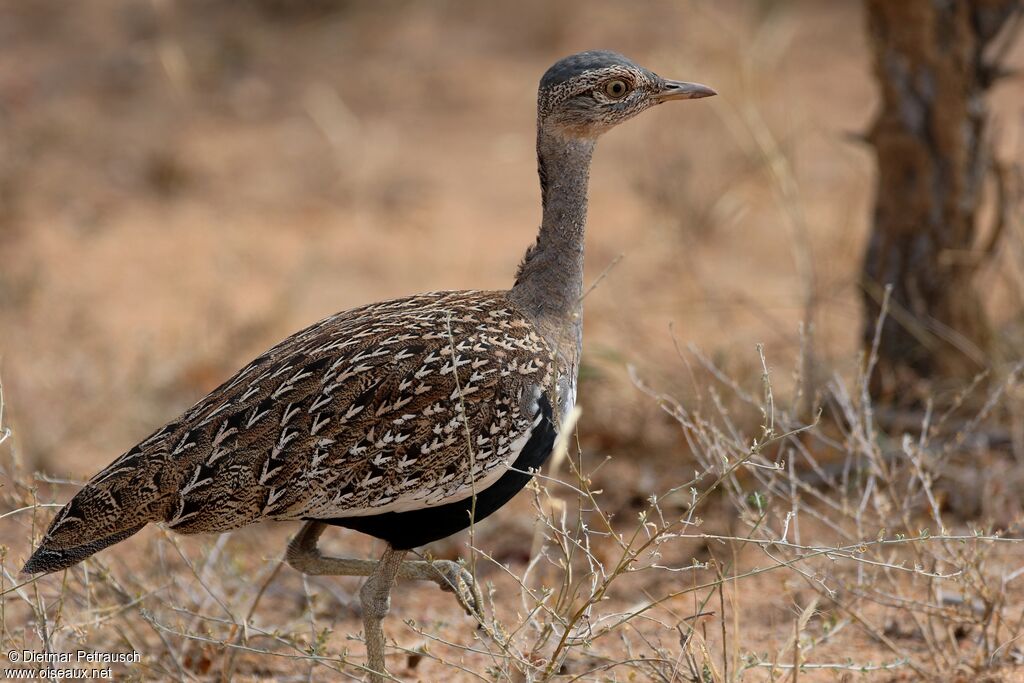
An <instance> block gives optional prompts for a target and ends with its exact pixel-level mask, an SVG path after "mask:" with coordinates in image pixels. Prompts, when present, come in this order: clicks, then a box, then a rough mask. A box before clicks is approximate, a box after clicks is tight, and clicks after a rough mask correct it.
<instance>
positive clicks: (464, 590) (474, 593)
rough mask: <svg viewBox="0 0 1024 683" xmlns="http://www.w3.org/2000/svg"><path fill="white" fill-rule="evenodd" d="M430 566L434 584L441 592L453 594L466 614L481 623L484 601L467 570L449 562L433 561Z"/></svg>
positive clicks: (456, 563)
mask: <svg viewBox="0 0 1024 683" xmlns="http://www.w3.org/2000/svg"><path fill="white" fill-rule="evenodd" d="M430 566H431V567H432V568H433V570H434V571H435V572H437V579H436V583H437V585H438V586H440V587H441V590H443V591H447V592H449V593H454V594H455V598H456V599H457V600H458V601H459V604H460V605H461V606H462V609H464V610H466V614H468V615H469V616H471V617H474V618H476V619H477V620H479V621H481V622H482V620H483V617H484V599H483V596H482V595H481V594H480V588H479V587H478V586H477V585H476V579H474V578H473V575H472V574H471V573H470V572H469V570H468V569H466V568H465V567H464V566H462V565H461V564H459V563H458V562H453V561H451V560H433V561H432V562H431V563H430Z"/></svg>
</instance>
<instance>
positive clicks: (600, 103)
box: [537, 50, 717, 139]
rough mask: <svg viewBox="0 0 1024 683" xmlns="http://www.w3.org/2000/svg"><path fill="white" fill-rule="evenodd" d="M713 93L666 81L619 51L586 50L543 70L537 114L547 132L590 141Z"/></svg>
mask: <svg viewBox="0 0 1024 683" xmlns="http://www.w3.org/2000/svg"><path fill="white" fill-rule="evenodd" d="M715 94H717V93H715V91H714V90H712V89H711V88H709V87H707V86H706V85H701V84H699V83H686V82H683V81H670V80H667V79H664V78H662V77H661V76H659V75H657V74H656V73H653V72H651V71H648V70H647V69H645V68H643V67H642V66H639V65H637V64H634V63H633V62H632V61H630V60H629V59H627V58H625V57H623V56H622V55H620V54H618V53H617V52H611V51H609V50H590V51H587V52H580V53H578V54H574V55H570V56H568V57H566V58H564V59H561V60H559V61H557V62H555V63H554V64H553V65H552V66H551V68H550V69H548V70H547V72H546V73H545V74H544V76H543V77H542V78H541V79H540V90H539V91H538V93H537V115H538V117H539V122H540V124H541V126H543V127H545V128H546V129H548V130H554V131H557V132H558V133H559V134H561V135H563V136H566V137H573V138H581V139H594V138H596V137H597V136H599V135H601V134H602V133H605V132H607V131H608V130H609V129H610V128H612V127H613V126H616V125H618V124H620V123H622V122H623V121H626V120H627V119H631V118H633V117H634V116H636V115H637V114H639V113H640V112H642V111H644V110H646V109H649V108H650V107H653V106H654V105H656V104H661V103H662V102H668V101H670V100H691V99H696V98H698V97H710V96H711V95H715Z"/></svg>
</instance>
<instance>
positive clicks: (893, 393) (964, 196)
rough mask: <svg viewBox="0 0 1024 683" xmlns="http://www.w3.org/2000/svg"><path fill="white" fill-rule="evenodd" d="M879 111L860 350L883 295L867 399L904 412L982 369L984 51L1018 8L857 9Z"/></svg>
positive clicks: (872, 0) (902, 2)
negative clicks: (883, 314) (979, 241)
mask: <svg viewBox="0 0 1024 683" xmlns="http://www.w3.org/2000/svg"><path fill="white" fill-rule="evenodd" d="M866 6H867V17H868V29H869V34H870V40H871V46H872V49H873V53H874V67H875V76H876V79H877V81H878V84H879V88H880V89H881V95H882V105H881V111H880V112H879V113H878V116H877V119H876V120H875V122H874V126H873V128H872V130H871V133H870V142H871V144H872V145H873V147H874V149H875V154H876V156H877V160H878V176H877V187H876V191H875V192H876V196H875V212H874V227H873V230H872V233H871V238H870V242H869V245H868V249H867V254H866V256H865V259H864V264H863V282H862V284H863V286H864V302H865V308H866V313H867V316H866V319H865V323H864V328H863V338H864V342H865V344H866V345H867V346H868V347H870V346H871V344H872V342H873V338H874V336H875V329H876V324H877V321H878V317H879V314H880V310H881V309H880V306H881V302H882V299H883V292H884V289H885V287H886V286H887V285H891V286H892V294H891V298H890V305H889V311H888V316H887V318H886V320H885V323H884V326H883V328H882V330H881V337H880V344H879V347H878V365H877V367H876V372H875V374H874V376H873V378H872V387H871V388H872V393H873V394H874V396H875V397H876V398H878V399H881V400H885V401H891V400H892V399H894V398H896V397H899V398H900V402H907V403H910V402H914V401H916V400H917V399H919V398H920V397H922V396H923V395H924V394H926V393H929V392H935V391H939V390H941V389H943V388H944V387H948V386H957V385H962V384H964V383H965V382H969V381H970V380H971V379H972V378H973V377H974V376H975V375H977V374H978V373H979V372H980V371H982V370H984V369H985V368H986V367H987V366H988V362H989V358H990V355H989V352H990V346H991V341H992V332H991V329H990V327H989V324H988V321H987V319H986V316H985V313H984V311H983V308H982V300H981V297H980V296H979V293H978V291H977V290H976V288H975V287H974V283H973V280H974V274H975V272H976V270H977V266H978V265H979V263H980V262H981V259H980V257H979V256H978V252H977V251H976V244H975V241H976V236H977V218H978V208H979V205H980V202H981V194H982V187H983V184H984V180H985V177H986V175H987V172H988V170H989V168H990V161H991V160H990V159H989V158H988V155H987V151H986V138H985V125H986V120H987V110H986V105H985V100H984V96H985V91H986V90H987V88H988V87H989V85H990V84H991V82H992V81H993V80H994V69H992V68H991V67H990V66H989V65H988V63H987V62H986V61H985V60H984V59H983V52H984V49H985V47H986V45H988V44H989V43H990V42H991V41H992V39H993V38H994V37H995V36H996V34H997V33H998V32H999V30H1000V29H1001V28H1002V27H1003V26H1004V24H1006V23H1007V22H1008V20H1009V18H1010V17H1011V15H1012V14H1013V12H1014V11H1017V10H1019V9H1020V0H866Z"/></svg>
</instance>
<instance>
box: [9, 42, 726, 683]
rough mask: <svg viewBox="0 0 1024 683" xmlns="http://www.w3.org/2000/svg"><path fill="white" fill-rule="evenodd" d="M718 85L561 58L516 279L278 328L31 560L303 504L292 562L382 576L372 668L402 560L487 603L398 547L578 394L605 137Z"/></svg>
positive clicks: (520, 452) (521, 460)
mask: <svg viewBox="0 0 1024 683" xmlns="http://www.w3.org/2000/svg"><path fill="white" fill-rule="evenodd" d="M714 94H715V92H714V91H713V90H711V89H710V88H708V87H706V86H703V85H699V84H696V83H684V82H680V81H671V80H666V79H664V78H662V77H660V76H658V75H656V74H654V73H652V72H651V71H649V70H647V69H645V68H643V67H641V66H638V65H637V64H634V63H633V62H632V61H630V60H629V59H626V58H625V57H623V56H622V55H619V54H617V53H614V52H609V51H604V50H594V51H589V52H582V53H579V54H575V55H572V56H569V57H566V58H565V59H562V60H560V61H559V62H557V63H556V64H554V65H553V66H552V67H551V68H550V69H548V71H547V72H546V73H545V74H544V76H543V78H541V81H540V89H539V92H538V96H537V162H538V172H539V174H540V186H541V202H542V207H543V209H542V220H541V225H540V231H539V234H538V235H537V241H536V243H535V244H534V245H533V246H531V247H530V248H529V249H528V250H527V252H526V255H525V256H524V257H523V260H522V262H521V264H520V266H519V269H518V272H517V273H516V278H515V283H514V284H513V286H512V288H511V289H508V290H502V291H451V292H431V293H427V294H420V295H417V296H411V297H408V298H404V299H395V300H392V301H385V302H382V303H376V304H370V305H368V306H362V307H360V308H355V309H352V310H349V311H344V312H342V313H338V314H336V315H333V316H331V317H329V318H327V319H325V320H322V321H320V322H318V323H316V324H314V325H312V326H310V327H308V328H306V329H304V330H302V331H301V332H298V333H296V334H295V335H293V336H291V337H289V338H288V339H285V340H284V341H282V342H281V343H280V344H278V345H277V346H275V347H273V348H272V349H270V350H269V351H267V352H266V353H264V354H263V355H261V356H260V357H259V358H257V359H256V360H254V361H253V362H252V363H250V364H249V365H247V366H245V367H244V368H242V370H240V371H239V372H238V373H237V374H236V375H235V376H233V377H231V378H230V379H228V380H227V381H226V382H224V384H222V385H221V386H219V387H217V388H216V389H214V390H213V391H212V392H210V394H209V395H208V396H206V398H204V399H202V400H201V401H199V402H198V403H197V404H196V405H194V406H193V407H192V408H190V409H188V410H187V411H186V412H185V413H184V414H183V415H181V416H180V417H177V418H175V419H174V420H171V421H170V422H169V423H167V424H166V425H164V426H163V427H160V428H159V429H157V430H156V431H155V432H154V433H153V434H152V435H151V436H149V437H148V438H146V439H145V440H144V441H142V442H141V443H139V444H138V445H137V446H134V447H133V448H131V449H130V450H128V451H127V452H126V453H124V454H123V455H122V456H121V457H119V458H117V460H115V461H114V462H113V463H111V464H110V465H109V466H108V467H107V468H106V469H104V470H103V471H101V472H100V473H99V474H97V475H96V476H94V477H93V478H92V479H90V480H89V482H88V483H87V484H86V485H85V486H84V487H83V488H82V490H81V491H79V492H78V494H77V495H75V497H74V498H72V499H71V502H69V503H68V504H67V505H66V506H64V508H63V509H61V510H60V512H59V513H57V516H56V517H55V518H54V520H53V522H52V523H51V524H50V526H49V528H48V529H47V531H46V534H45V536H44V537H43V539H42V542H41V543H40V545H39V547H38V549H36V551H35V553H34V554H33V555H32V557H31V558H30V559H29V560H28V562H27V563H26V564H25V567H24V570H23V571H25V572H28V573H37V572H54V571H58V570H60V569H65V568H67V567H70V566H72V565H74V564H76V563H78V562H81V561H82V560H84V559H85V558H87V557H89V556H90V555H92V554H93V553H95V552H97V551H99V550H102V549H103V548H106V547H107V546H110V545H112V544H114V543H117V542H118V541H122V540H124V539H125V538H128V537H129V536H131V535H132V534H134V533H135V532H137V531H139V530H140V529H142V527H144V526H146V525H147V524H149V523H150V522H158V523H163V524H165V525H166V526H167V528H169V529H172V530H173V531H176V532H179V533H183V534H195V533H207V532H214V533H219V532H224V531H229V530H231V529H238V528H239V527H243V526H246V525H247V524H252V523H254V522H259V521H263V520H303V521H305V525H304V526H303V528H302V530H301V531H300V532H299V534H298V535H297V536H296V537H295V538H294V539H293V540H292V542H291V544H290V545H289V547H288V550H287V554H286V559H287V561H288V563H289V564H291V565H292V566H293V567H295V568H296V569H298V570H299V571H301V572H305V573H308V574H335V575H349V576H366V577H369V578H368V579H367V581H366V583H365V584H364V585H363V588H362V589H361V591H360V597H361V600H362V606H363V619H364V629H365V637H366V643H367V652H368V656H369V659H370V661H369V667H370V670H371V671H372V672H374V673H373V676H372V677H373V678H375V679H376V678H378V677H379V675H380V674H381V673H382V672H383V671H384V658H383V657H384V654H383V653H384V637H383V633H382V631H381V628H380V622H381V619H382V618H383V617H384V616H385V614H386V613H387V611H388V607H389V595H390V591H391V587H392V585H393V583H394V581H395V580H396V579H398V578H405V579H422V580H431V581H435V582H436V583H438V584H439V585H440V586H441V587H442V588H445V589H447V590H450V591H453V592H454V593H455V594H456V595H457V597H458V599H459V601H460V603H461V604H462V606H463V607H464V608H465V609H466V610H467V611H469V612H470V613H474V614H479V610H480V609H481V607H482V604H481V599H480V594H479V592H478V590H477V589H476V586H475V584H474V582H473V578H472V576H471V575H470V574H469V572H468V571H466V569H465V568H464V567H463V566H462V565H460V564H458V563H455V562H450V561H440V560H435V561H428V560H419V561H407V560H405V555H406V553H407V551H409V550H410V549H412V548H416V547H418V546H422V545H424V544H426V543H430V542H431V541H435V540H438V539H440V538H444V537H445V536H449V535H451V534H453V533H455V532H457V531H460V530H462V529H465V528H467V527H468V526H470V524H471V521H472V520H475V521H479V520H481V519H483V518H484V517H487V516H488V515H490V514H491V513H492V512H494V511H495V510H497V509H498V508H499V507H501V506H502V505H504V504H505V503H506V502H508V500H509V499H510V498H512V496H514V495H515V494H516V492H518V491H519V490H520V489H521V488H523V486H525V485H526V483H527V482H528V481H529V480H530V478H531V477H532V476H533V473H534V472H536V471H537V469H538V468H540V467H541V466H542V465H543V464H544V462H545V460H546V459H547V458H548V455H549V454H550V453H551V450H552V448H553V445H554V442H555V438H556V436H557V434H558V431H559V428H560V425H561V423H562V422H563V421H564V420H565V418H566V416H567V415H568V414H569V412H570V411H571V409H572V407H573V405H574V403H575V400H576V379H577V370H578V367H579V360H580V352H581V347H582V341H583V335H582V332H583V328H582V323H583V318H582V296H583V242H584V226H585V223H586V215H587V183H588V178H589V174H590V160H591V155H592V154H593V151H594V145H595V143H596V141H597V138H598V137H599V136H600V135H601V134H602V133H605V132H606V131H608V130H609V129H611V128H612V127H613V126H615V125H617V124H619V123H622V122H623V121H626V120H627V119H630V118H632V117H633V116H635V115H637V114H639V113H640V112H642V111H644V110H646V109H648V108H650V107H652V106H654V105H656V104H660V103H662V102H667V101H670V100H686V99H694V98H699V97H707V96H710V95H714ZM326 525H334V526H341V527H347V528H350V529H355V530H357V531H361V532H363V533H365V534H369V535H371V536H374V537H376V538H379V539H381V540H383V541H384V542H385V544H386V549H385V551H384V554H383V556H382V557H381V559H380V561H370V560H360V559H343V558H334V557H325V556H323V555H321V554H320V551H319V550H318V548H317V540H318V538H319V536H320V534H321V533H322V532H323V530H324V529H325V527H326Z"/></svg>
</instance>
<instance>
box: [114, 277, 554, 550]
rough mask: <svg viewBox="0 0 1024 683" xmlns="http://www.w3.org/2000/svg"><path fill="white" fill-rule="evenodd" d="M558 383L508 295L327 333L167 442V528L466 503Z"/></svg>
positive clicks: (416, 306) (426, 298) (464, 296)
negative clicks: (172, 468)
mask: <svg viewBox="0 0 1024 683" xmlns="http://www.w3.org/2000/svg"><path fill="white" fill-rule="evenodd" d="M552 373H553V371H552V361H551V356H550V352H549V350H548V347H547V345H546V343H545V342H544V341H543V339H542V338H541V337H540V336H539V335H538V334H537V333H536V331H535V330H534V329H533V326H532V325H531V324H530V323H529V322H528V321H527V320H526V319H525V318H524V317H523V316H522V315H521V314H519V313H518V311H517V310H516V309H515V308H514V307H513V306H512V305H511V304H510V303H509V302H508V301H507V299H505V297H504V294H503V293H501V292H447V293H432V294H426V295H422V296H418V297H413V298H408V299H400V300H396V301H390V302H385V303H381V304H375V305H372V306H367V307H363V308H360V309H355V310H353V311H349V312H346V313H342V314H339V315H337V316H334V317H332V318H328V319H326V320H324V321H322V322H321V323H318V324H317V325H314V326H312V327H310V328H308V329H306V330H304V331H302V332H300V333H298V334H296V335H295V336H293V337H291V338H289V339H287V340H286V341H284V342H282V343H281V344H279V345H278V346H276V347H275V348H273V349H271V350H270V351H268V352H267V353H266V354H264V355H263V356H261V357H260V358H258V359H256V360H255V361H254V362H253V363H252V364H250V365H249V366H247V367H246V368H244V369H243V370H241V371H240V372H239V373H238V374H237V375H235V376H234V377H233V378H232V379H231V380H229V381H228V382H227V383H225V384H224V385H223V386H221V387H220V388H218V389H217V390H215V391H213V392H212V393H211V394H210V395H209V396H208V397H207V398H206V399H204V400H203V401H201V402H200V403H199V404H197V405H196V406H195V407H194V408H193V409H191V410H190V411H188V412H187V413H186V414H185V416H184V417H183V418H182V419H181V420H180V421H179V422H178V423H177V424H178V425H180V427H178V426H175V427H174V429H173V431H174V436H173V438H170V439H165V441H166V446H165V450H166V452H167V459H168V461H169V463H175V464H177V463H180V467H178V468H177V469H179V471H180V478H179V480H178V482H177V487H176V488H177V490H176V496H175V497H174V498H175V499H174V500H173V501H171V502H172V504H171V505H169V506H168V508H167V512H166V517H165V519H166V521H167V522H168V523H169V525H170V527H171V528H173V529H174V530H176V531H178V532H182V533H196V532H208V531H225V530H228V529H233V528H237V527H240V526H243V525H245V524H248V523H250V522H254V521H257V520H259V519H263V518H272V519H300V518H332V517H344V516H356V515H367V514H375V513H379V512H387V511H392V510H408V509H415V508H418V507H428V506H432V505H439V504H443V503H446V502H451V501H453V500H458V499H459V498H460V497H461V498H464V497H466V496H468V495H471V493H472V491H473V490H474V489H476V488H479V487H481V486H486V484H487V483H489V482H490V481H493V480H494V479H495V478H496V477H497V476H500V474H501V473H503V472H504V471H505V469H506V468H507V465H508V464H510V463H511V461H512V460H514V458H515V454H516V451H517V449H518V448H519V447H521V446H522V443H523V440H524V438H525V436H528V433H529V430H530V429H531V427H532V423H533V419H534V417H535V410H536V408H535V405H536V399H537V397H539V395H540V392H541V391H542V390H544V389H546V388H547V387H548V386H549V385H550V384H551V382H552ZM172 426H173V425H172ZM111 467H112V468H113V469H117V468H118V465H117V463H115V464H114V465H112V466H111Z"/></svg>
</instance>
